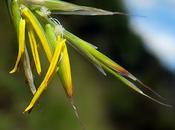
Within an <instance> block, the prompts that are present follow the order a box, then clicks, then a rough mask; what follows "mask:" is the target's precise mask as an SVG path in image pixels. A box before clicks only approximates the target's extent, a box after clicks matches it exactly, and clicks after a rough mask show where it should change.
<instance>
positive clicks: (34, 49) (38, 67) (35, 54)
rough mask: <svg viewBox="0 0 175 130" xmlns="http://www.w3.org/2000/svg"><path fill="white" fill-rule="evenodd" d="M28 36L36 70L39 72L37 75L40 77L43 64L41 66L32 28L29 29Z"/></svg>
mask: <svg viewBox="0 0 175 130" xmlns="http://www.w3.org/2000/svg"><path fill="white" fill-rule="evenodd" d="M28 36H29V41H30V46H31V50H32V55H33V59H34V62H35V66H36V70H37V73H38V74H39V75H40V74H41V64H40V59H39V54H38V49H37V44H36V39H35V35H34V32H33V28H32V27H31V26H29V28H28Z"/></svg>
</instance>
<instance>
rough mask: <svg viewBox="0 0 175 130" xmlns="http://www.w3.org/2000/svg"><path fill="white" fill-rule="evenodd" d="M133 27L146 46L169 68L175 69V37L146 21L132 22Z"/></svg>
mask: <svg viewBox="0 0 175 130" xmlns="http://www.w3.org/2000/svg"><path fill="white" fill-rule="evenodd" d="M131 28H132V29H133V30H134V31H135V32H136V33H137V34H138V35H139V36H141V38H142V39H143V41H144V43H145V47H146V48H147V49H148V50H149V51H150V52H151V53H153V54H154V55H155V56H156V57H157V58H159V59H160V61H161V62H162V63H163V64H164V65H165V66H167V67H169V69H171V70H173V71H175V37H174V35H173V34H171V33H170V32H168V31H166V30H161V29H160V28H159V30H158V29H156V28H154V27H153V26H151V24H148V23H146V22H145V23H144V22H138V23H137V22H136V21H134V22H131Z"/></svg>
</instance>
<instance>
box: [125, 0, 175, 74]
mask: <svg viewBox="0 0 175 130" xmlns="http://www.w3.org/2000/svg"><path fill="white" fill-rule="evenodd" d="M123 1H124V3H125V5H126V8H127V9H128V12H129V14H134V15H140V16H145V17H137V16H131V17H130V28H131V29H132V30H133V31H134V32H135V33H136V34H137V35H139V36H140V37H141V38H142V40H143V42H144V46H145V48H146V49H147V50H149V52H150V53H151V54H153V55H154V56H155V57H157V58H158V59H159V60H160V62H161V63H162V65H163V66H164V67H166V68H167V69H169V70H171V71H172V72H175V0H123Z"/></svg>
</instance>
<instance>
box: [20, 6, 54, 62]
mask: <svg viewBox="0 0 175 130" xmlns="http://www.w3.org/2000/svg"><path fill="white" fill-rule="evenodd" d="M21 13H22V16H23V17H25V18H26V19H27V20H28V21H29V23H30V24H31V26H32V27H33V29H34V30H35V32H36V34H37V35H38V37H39V39H40V41H41V44H42V46H43V48H44V51H45V53H46V55H47V58H48V60H49V61H51V59H52V53H51V51H50V48H49V45H48V40H47V38H46V36H45V33H44V30H43V28H42V26H41V25H40V23H39V22H38V20H37V18H36V17H35V16H34V15H33V13H32V12H31V11H30V10H29V9H28V8H27V7H25V6H24V7H23V9H22V10H21Z"/></svg>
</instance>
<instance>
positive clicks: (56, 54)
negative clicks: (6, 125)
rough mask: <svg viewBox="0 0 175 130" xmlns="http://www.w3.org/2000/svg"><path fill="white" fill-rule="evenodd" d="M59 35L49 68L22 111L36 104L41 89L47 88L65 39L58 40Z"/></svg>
mask: <svg viewBox="0 0 175 130" xmlns="http://www.w3.org/2000/svg"><path fill="white" fill-rule="evenodd" d="M59 39H60V36H58V40H57V41H58V42H57V47H56V49H55V52H54V54H53V58H52V60H51V62H50V66H49V69H48V71H47V73H46V76H45V77H44V80H43V81H42V83H41V85H40V86H39V88H38V90H37V92H36V93H35V95H34V97H33V99H32V100H31V102H30V104H29V105H28V107H27V108H26V109H25V110H24V112H29V111H30V110H31V109H32V108H33V106H34V105H35V104H36V102H37V101H38V99H39V97H40V96H41V94H42V93H43V91H44V90H45V89H46V88H47V84H48V81H49V80H50V78H51V76H52V75H53V73H54V71H55V70H56V66H57V62H58V59H59V57H60V54H61V51H62V49H63V47H64V45H65V41H66V40H65V39H62V40H59Z"/></svg>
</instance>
